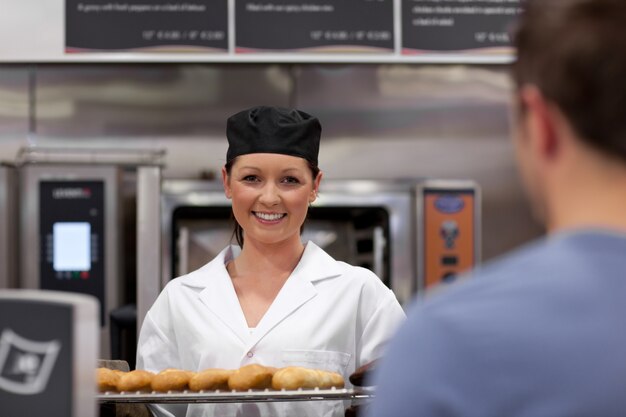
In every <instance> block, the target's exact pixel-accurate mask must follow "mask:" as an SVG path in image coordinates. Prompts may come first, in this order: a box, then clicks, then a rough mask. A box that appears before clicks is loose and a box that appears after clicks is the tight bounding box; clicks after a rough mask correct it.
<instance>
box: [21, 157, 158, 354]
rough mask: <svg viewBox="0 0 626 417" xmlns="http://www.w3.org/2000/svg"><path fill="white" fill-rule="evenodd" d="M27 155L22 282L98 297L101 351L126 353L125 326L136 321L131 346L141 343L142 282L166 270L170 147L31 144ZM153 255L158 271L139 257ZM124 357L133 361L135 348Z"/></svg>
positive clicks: (23, 170)
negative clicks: (163, 216) (164, 210)
mask: <svg viewBox="0 0 626 417" xmlns="http://www.w3.org/2000/svg"><path fill="white" fill-rule="evenodd" d="M20 156H21V160H20V161H19V179H20V212H21V219H20V220H21V222H20V236H21V243H20V286H21V287H23V288H31V289H43V290H56V291H64V292H74V293H82V294H89V295H92V296H94V297H96V298H97V299H98V300H99V302H100V312H99V317H100V324H101V341H102V345H101V354H100V357H101V358H109V357H111V355H113V356H115V359H119V358H120V356H121V354H120V349H119V348H118V347H119V345H120V344H121V338H122V333H123V332H122V329H125V328H131V327H132V331H131V332H132V335H130V339H131V341H130V342H129V343H127V345H128V344H130V345H132V346H134V344H135V341H134V339H135V333H136V330H135V328H138V327H139V326H137V315H136V313H135V309H136V305H137V304H138V303H141V302H143V298H142V296H141V295H140V294H141V293H142V292H141V291H139V290H138V288H144V287H146V286H145V285H143V284H142V282H143V281H145V279H146V278H145V277H146V275H149V274H156V276H158V275H159V271H158V266H159V264H158V262H157V261H156V259H157V258H158V253H157V252H158V250H159V247H160V246H159V240H158V239H159V237H160V234H159V228H160V224H159V222H158V219H159V215H158V213H159V192H160V164H159V158H160V157H161V156H162V153H158V152H157V153H148V154H147V155H144V154H141V153H136V154H133V152H132V151H128V150H119V151H113V150H93V149H91V150H84V151H68V150H64V151H61V150H58V149H45V150H44V149H30V150H28V151H26V152H24V153H22V154H21V155H20ZM155 253H156V255H155ZM149 257H152V259H154V261H153V262H152V263H153V264H156V268H157V269H156V270H155V267H154V266H152V265H151V264H150V263H148V264H146V263H144V262H137V259H142V260H145V259H150V258H149ZM151 302H152V301H150V303H151ZM126 333H128V332H126ZM124 337H125V338H128V337H127V336H124ZM124 356H126V357H124V359H131V361H132V360H133V359H134V352H131V353H128V354H127V355H124Z"/></svg>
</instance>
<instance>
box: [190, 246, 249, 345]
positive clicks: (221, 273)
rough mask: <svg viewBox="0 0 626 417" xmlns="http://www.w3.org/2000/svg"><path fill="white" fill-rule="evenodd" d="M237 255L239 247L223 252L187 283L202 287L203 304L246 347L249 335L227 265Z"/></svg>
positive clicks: (229, 248) (195, 273) (201, 297)
mask: <svg viewBox="0 0 626 417" xmlns="http://www.w3.org/2000/svg"><path fill="white" fill-rule="evenodd" d="M233 252H238V248H236V247H233V246H231V247H228V248H226V249H224V250H223V251H222V252H221V253H220V254H219V255H218V256H216V257H215V259H214V260H213V261H211V262H209V263H208V264H207V265H205V266H203V267H202V268H200V269H198V270H197V271H195V272H193V273H191V274H189V276H188V277H186V279H185V281H184V284H185V285H189V286H194V287H199V288H202V287H204V288H203V289H202V291H200V293H199V297H200V300H201V301H202V303H203V304H204V305H205V306H206V307H207V309H209V310H210V311H211V313H212V314H214V315H215V316H217V318H219V319H220V320H221V321H222V322H223V323H224V324H225V325H226V326H227V327H228V328H229V329H230V330H231V331H232V332H233V333H234V334H235V335H236V336H237V337H238V338H239V339H240V340H241V342H242V343H243V344H246V343H248V341H249V339H250V332H249V330H248V325H247V323H246V319H245V317H244V315H243V311H242V310H241V305H240V304H239V299H238V298H237V294H236V293H235V289H234V287H233V284H232V281H231V279H230V276H229V275H228V271H227V270H226V267H225V262H226V261H227V260H230V259H232V258H233V257H234V256H236V255H237V253H235V254H234V256H233V255H232V254H233Z"/></svg>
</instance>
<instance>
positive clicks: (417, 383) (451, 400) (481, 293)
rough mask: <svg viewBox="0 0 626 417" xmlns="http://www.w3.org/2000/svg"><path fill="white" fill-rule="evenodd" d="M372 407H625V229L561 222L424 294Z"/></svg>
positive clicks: (567, 411) (606, 414) (604, 411)
mask: <svg viewBox="0 0 626 417" xmlns="http://www.w3.org/2000/svg"><path fill="white" fill-rule="evenodd" d="M374 381H375V383H376V385H378V388H377V398H376V399H375V400H374V402H373V404H372V406H371V407H370V410H369V411H370V412H369V414H368V416H369V417H383V416H385V417H403V416H417V417H429V416H441V417H443V416H445V417H454V416H464V417H472V416H475V417H527V416H532V417H537V416H550V417H556V416H568V417H574V416H581V417H582V416H585V417H593V416H602V417H610V416H616V417H617V416H620V417H623V416H626V235H622V234H617V233H612V232H609V231H601V230H580V231H575V232H565V233H560V234H557V235H554V236H552V237H548V238H545V239H542V240H540V241H538V242H536V243H533V244H531V245H528V246H526V247H525V248H523V249H521V250H519V251H517V252H516V253H514V254H512V255H509V256H507V257H505V258H503V259H501V260H498V261H496V262H493V263H491V264H489V265H487V266H485V267H484V268H482V269H478V270H476V271H475V272H474V274H473V275H472V276H471V277H469V279H466V280H464V281H463V282H459V283H457V284H453V285H451V286H449V287H448V288H446V289H441V290H437V291H436V292H435V293H434V294H432V295H430V296H427V297H426V298H425V299H422V300H420V301H418V302H416V303H414V305H413V306H411V308H410V309H409V313H408V319H407V321H406V322H405V323H404V325H403V326H401V328H400V329H399V331H398V333H397V334H396V336H395V337H394V339H393V340H392V342H391V343H390V345H389V347H388V350H387V352H386V355H385V357H384V359H383V360H382V361H381V364H380V369H379V372H378V373H377V374H376V375H375V376H374Z"/></svg>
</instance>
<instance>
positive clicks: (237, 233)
mask: <svg viewBox="0 0 626 417" xmlns="http://www.w3.org/2000/svg"><path fill="white" fill-rule="evenodd" d="M236 160H237V158H233V159H231V160H230V161H228V162H226V164H225V165H224V168H225V169H226V174H227V175H228V176H229V177H230V172H231V170H232V169H233V165H235V161H236ZM307 163H308V165H309V169H310V170H311V174H312V175H313V179H314V180H315V178H317V175H318V174H319V173H320V169H319V167H318V166H317V165H315V164H314V163H313V162H311V161H307ZM231 218H232V220H233V223H234V227H233V237H234V238H235V240H236V241H237V244H238V245H239V247H241V248H243V228H242V227H241V225H240V224H239V223H238V222H237V219H235V215H234V214H233V213H232V212H231ZM303 228H304V226H302V227H301V228H300V233H302V229H303ZM231 239H232V238H231Z"/></svg>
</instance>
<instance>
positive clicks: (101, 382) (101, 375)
mask: <svg viewBox="0 0 626 417" xmlns="http://www.w3.org/2000/svg"><path fill="white" fill-rule="evenodd" d="M120 373H122V372H120V371H114V370H112V369H109V368H98V369H96V381H97V382H98V390H99V391H100V392H105V391H115V390H117V381H118V380H119V378H120Z"/></svg>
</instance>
